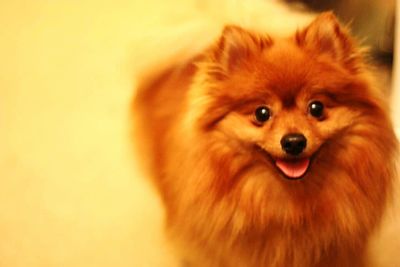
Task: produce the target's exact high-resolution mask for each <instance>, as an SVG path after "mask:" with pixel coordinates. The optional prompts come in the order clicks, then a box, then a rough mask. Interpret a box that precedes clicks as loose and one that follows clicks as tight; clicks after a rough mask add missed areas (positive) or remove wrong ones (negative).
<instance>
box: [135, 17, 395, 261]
mask: <svg viewBox="0 0 400 267" xmlns="http://www.w3.org/2000/svg"><path fill="white" fill-rule="evenodd" d="M360 51H361V50H360V49H359V48H358V47H357V46H356V44H355V43H354V41H353V40H352V38H351V37H350V36H349V34H348V32H347V30H346V29H345V28H344V27H342V26H340V25H339V23H338V22H337V20H336V19H335V17H334V16H333V15H332V14H331V13H324V14H322V15H320V16H319V17H318V18H317V19H316V20H315V21H314V22H312V23H311V24H310V25H309V26H308V27H307V28H305V29H303V30H301V31H298V32H297V33H296V34H294V35H293V36H291V37H289V38H286V39H285V38H271V37H269V36H267V35H265V34H259V33H254V32H251V31H247V30H244V29H242V28H240V27H237V26H227V27H226V28H225V30H224V31H223V33H222V35H221V37H220V39H219V40H218V41H217V42H216V43H215V44H214V45H212V46H211V47H210V48H209V49H207V50H206V51H204V53H202V54H200V55H197V56H194V57H193V59H192V60H190V61H189V62H186V63H185V64H179V63H176V64H174V63H171V64H170V66H169V68H168V69H166V70H164V71H163V73H159V74H158V75H155V76H154V77H153V78H152V79H148V80H147V81H146V83H144V84H143V85H142V87H141V89H140V90H139V94H138V96H137V98H136V100H135V106H134V107H135V112H138V113H139V115H140V121H141V125H140V127H141V130H143V132H144V133H145V136H146V137H147V140H145V141H146V144H147V145H148V150H149V151H148V152H149V153H150V158H151V165H150V167H151V169H152V170H153V171H154V173H153V175H154V181H155V184H156V186H157V188H158V189H159V192H160V194H161V196H162V198H163V201H164V204H165V207H166V212H167V229H168V233H169V235H170V236H171V238H172V239H173V240H174V241H175V242H176V244H177V247H178V248H179V249H180V251H181V253H182V257H183V258H184V259H185V260H186V261H187V262H188V264H189V266H191V267H192V266H195V267H260V266H265V267H288V266H290V267H305V266H307V267H333V266H341V267H361V266H365V259H364V256H365V249H366V244H367V241H368V238H369V236H370V234H371V233H372V231H373V230H374V229H375V228H376V227H377V225H378V224H379V221H380V218H381V216H382V213H383V211H384V208H385V203H386V201H387V198H388V196H389V194H390V192H391V187H392V177H393V175H394V156H395V153H396V150H397V142H396V139H395V136H394V133H393V129H392V126H391V123H390V120H389V116H388V114H387V111H386V106H387V104H386V102H385V101H384V100H383V97H382V96H381V92H380V91H379V89H378V88H376V86H374V85H373V83H372V82H371V77H370V76H371V75H370V74H369V72H368V69H367V67H366V66H365V64H364V61H363V58H362V53H361V52H360ZM311 100H319V101H321V102H323V103H324V105H325V114H324V118H323V119H321V120H318V119H316V118H314V117H312V116H310V115H309V114H308V112H307V111H308V109H307V105H308V103H309V102H310V101H311ZM261 104H263V105H267V106H268V107H269V108H270V110H271V112H272V116H271V118H270V120H268V121H267V122H266V123H265V124H263V125H256V124H255V123H254V117H253V112H254V110H255V109H256V108H257V106H259V105H261ZM291 132H301V133H302V134H304V135H305V136H306V137H307V140H308V143H307V147H306V149H305V150H304V152H303V154H302V155H303V156H307V157H310V158H311V159H312V162H311V166H310V167H309V169H308V171H307V173H306V174H305V176H304V177H303V178H302V179H299V180H289V179H285V178H284V177H283V174H281V173H280V172H279V171H278V169H277V168H276V166H275V165H274V161H275V159H277V158H282V157H286V155H285V154H284V152H283V151H282V148H281V145H280V139H281V138H282V136H283V135H285V134H287V133H291Z"/></svg>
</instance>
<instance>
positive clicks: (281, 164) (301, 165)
mask: <svg viewBox="0 0 400 267" xmlns="http://www.w3.org/2000/svg"><path fill="white" fill-rule="evenodd" d="M310 163H311V160H310V158H299V159H277V160H276V161H275V166H276V167H277V168H278V169H279V170H280V171H281V172H282V173H283V174H284V175H285V177H286V178H288V179H300V178H302V177H303V176H304V175H305V174H306V173H307V170H308V168H309V167H310Z"/></svg>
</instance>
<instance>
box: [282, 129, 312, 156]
mask: <svg viewBox="0 0 400 267" xmlns="http://www.w3.org/2000/svg"><path fill="white" fill-rule="evenodd" d="M281 146H282V149H283V150H284V151H285V152H286V153H288V154H290V155H293V156H296V155H299V154H300V153H301V152H303V150H304V149H305V148H306V146H307V139H306V137H305V136H304V135H302V134H298V133H294V134H287V135H285V136H284V137H282V139H281Z"/></svg>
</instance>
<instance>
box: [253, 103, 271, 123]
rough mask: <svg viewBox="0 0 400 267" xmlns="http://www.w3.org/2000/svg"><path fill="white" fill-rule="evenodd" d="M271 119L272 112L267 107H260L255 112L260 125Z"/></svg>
mask: <svg viewBox="0 0 400 267" xmlns="http://www.w3.org/2000/svg"><path fill="white" fill-rule="evenodd" d="M270 117H271V112H270V110H269V108H267V107H266V106H260V107H258V108H257V109H256V110H255V112H254V118H255V119H256V121H257V122H258V123H264V122H266V121H267V120H269V118H270Z"/></svg>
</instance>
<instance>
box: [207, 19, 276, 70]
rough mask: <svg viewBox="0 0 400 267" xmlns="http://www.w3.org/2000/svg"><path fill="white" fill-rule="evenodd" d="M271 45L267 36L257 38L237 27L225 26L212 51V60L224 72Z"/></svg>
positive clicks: (257, 36)
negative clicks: (220, 66) (219, 65)
mask: <svg viewBox="0 0 400 267" xmlns="http://www.w3.org/2000/svg"><path fill="white" fill-rule="evenodd" d="M271 44H272V40H271V38H269V37H268V36H259V35H256V34H254V33H251V32H249V31H247V30H245V29H243V28H240V27H238V26H232V25H229V26H225V28H224V30H223V32H222V35H221V37H220V39H219V40H218V42H217V44H216V46H215V47H214V49H213V59H214V61H215V62H218V63H219V64H221V65H222V67H223V69H224V70H226V71H230V70H232V69H233V68H234V67H235V66H237V65H239V64H240V63H241V62H242V61H243V60H245V59H247V58H249V57H250V56H252V55H255V54H256V53H257V52H260V51H262V50H263V49H264V48H265V47H267V46H270V45H271Z"/></svg>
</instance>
